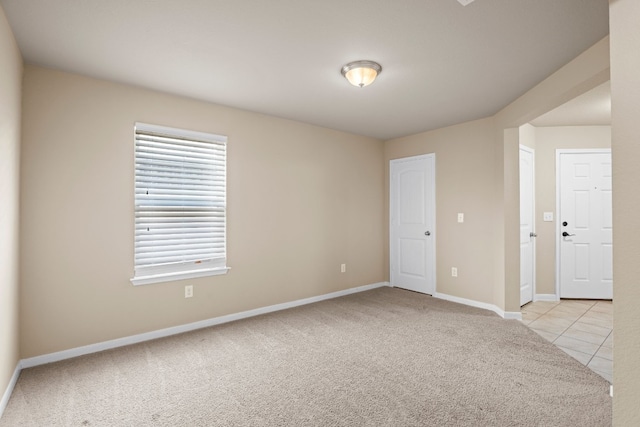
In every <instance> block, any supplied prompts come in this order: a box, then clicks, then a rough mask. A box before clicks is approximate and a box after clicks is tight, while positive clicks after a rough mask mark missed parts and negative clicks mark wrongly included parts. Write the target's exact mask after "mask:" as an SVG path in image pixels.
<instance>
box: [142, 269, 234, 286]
mask: <svg viewBox="0 0 640 427" xmlns="http://www.w3.org/2000/svg"><path fill="white" fill-rule="evenodd" d="M229 270H231V267H218V268H208V269H206V270H193V271H179V272H174V273H163V274H153V275H149V276H137V277H132V278H131V279H130V280H131V283H133V284H134V285H135V286H138V285H150V284H152V283H162V282H173V281H175V280H184V279H195V278H196V277H206V276H219V275H221V274H227V272H228V271H229Z"/></svg>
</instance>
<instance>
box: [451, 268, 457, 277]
mask: <svg viewBox="0 0 640 427" xmlns="http://www.w3.org/2000/svg"><path fill="white" fill-rule="evenodd" d="M451 277H458V269H457V268H456V267H451Z"/></svg>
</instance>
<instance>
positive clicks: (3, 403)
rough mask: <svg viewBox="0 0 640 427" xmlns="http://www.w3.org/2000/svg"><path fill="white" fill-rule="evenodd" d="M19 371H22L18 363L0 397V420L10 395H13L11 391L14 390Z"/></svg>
mask: <svg viewBox="0 0 640 427" xmlns="http://www.w3.org/2000/svg"><path fill="white" fill-rule="evenodd" d="M20 371H22V365H21V364H20V362H18V365H17V366H16V369H15V371H13V375H12V376H11V379H10V380H9V384H7V389H6V390H5V391H4V394H3V395H2V400H0V418H2V414H4V410H5V409H6V407H7V404H9V399H11V394H12V393H13V389H14V388H15V386H16V383H17V382H18V377H19V376H20Z"/></svg>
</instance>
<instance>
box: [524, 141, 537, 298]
mask: <svg viewBox="0 0 640 427" xmlns="http://www.w3.org/2000/svg"><path fill="white" fill-rule="evenodd" d="M534 180H535V165H534V151H533V150H532V149H531V148H529V147H525V146H522V145H521V146H520V305H521V306H522V305H525V304H526V303H528V302H531V301H533V292H534V287H535V285H534V284H535V253H536V250H535V237H536V234H535V223H534V221H535V203H534V200H535V191H534V188H535V187H534V183H535V181H534Z"/></svg>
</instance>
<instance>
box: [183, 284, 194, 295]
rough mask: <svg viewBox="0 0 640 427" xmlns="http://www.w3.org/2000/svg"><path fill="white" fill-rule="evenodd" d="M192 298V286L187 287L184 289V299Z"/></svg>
mask: <svg viewBox="0 0 640 427" xmlns="http://www.w3.org/2000/svg"><path fill="white" fill-rule="evenodd" d="M192 296H193V285H187V286H185V287H184V297H185V298H191V297H192Z"/></svg>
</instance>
